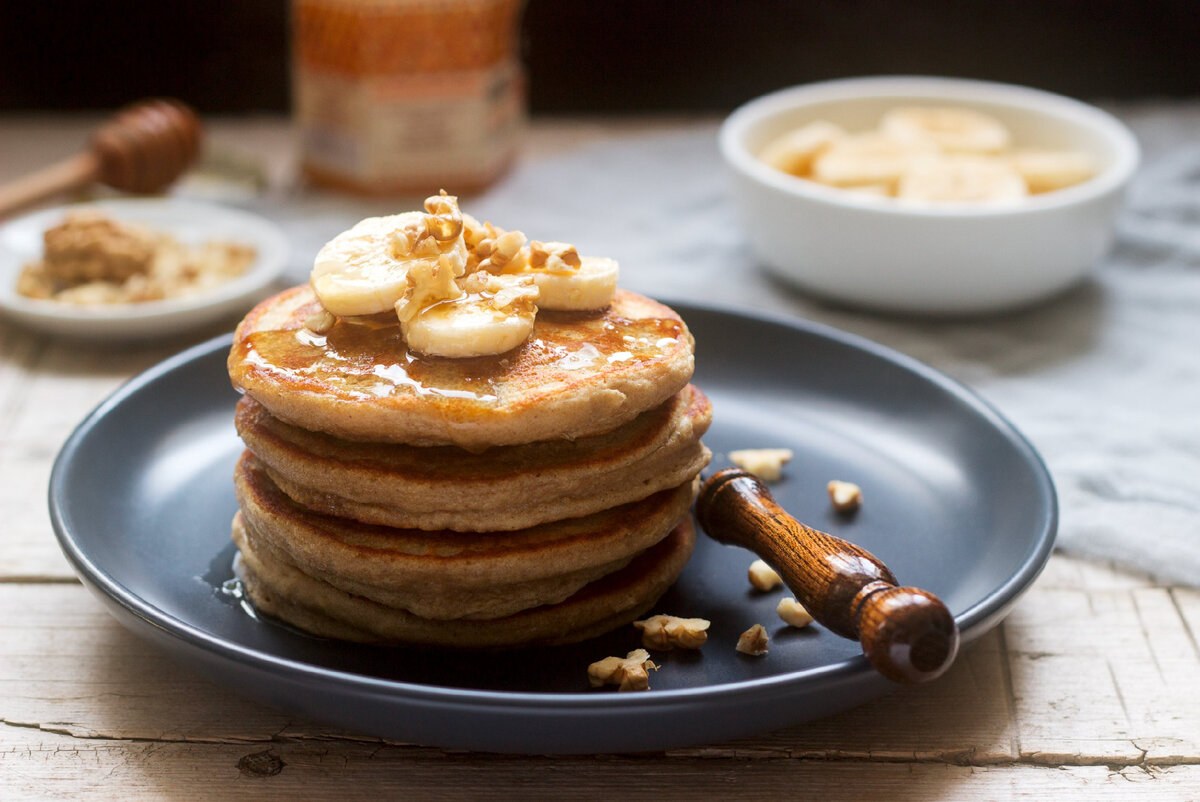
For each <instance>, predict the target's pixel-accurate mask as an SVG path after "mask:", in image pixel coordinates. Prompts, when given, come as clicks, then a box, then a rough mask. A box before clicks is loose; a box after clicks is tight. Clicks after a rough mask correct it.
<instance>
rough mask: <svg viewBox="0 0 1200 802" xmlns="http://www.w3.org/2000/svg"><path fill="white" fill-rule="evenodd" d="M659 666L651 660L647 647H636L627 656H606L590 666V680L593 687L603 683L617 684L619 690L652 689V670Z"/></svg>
mask: <svg viewBox="0 0 1200 802" xmlns="http://www.w3.org/2000/svg"><path fill="white" fill-rule="evenodd" d="M651 670H653V671H657V670H658V666H656V665H654V663H652V662H650V653H649V652H647V651H646V650H645V649H634V650H633V651H632V652H630V653H629V654H627V655H625V657H623V658H622V657H606V658H604V659H603V660H597V661H596V662H594V663H592V664H591V665H590V666H588V682H589V683H591V686H592V687H593V688H599V687H600V686H601V685H616V686H617V690H618V691H646V690H649V689H650V673H649V672H650V671H651Z"/></svg>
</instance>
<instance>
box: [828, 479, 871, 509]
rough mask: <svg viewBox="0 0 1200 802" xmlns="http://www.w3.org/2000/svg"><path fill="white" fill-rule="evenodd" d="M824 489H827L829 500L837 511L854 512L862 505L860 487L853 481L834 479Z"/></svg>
mask: <svg viewBox="0 0 1200 802" xmlns="http://www.w3.org/2000/svg"><path fill="white" fill-rule="evenodd" d="M825 489H826V490H828V491H829V500H830V501H832V502H833V508H834V509H835V510H837V511H838V512H854V511H855V510H857V509H858V508H859V507H861V506H862V488H861V487H859V486H858V485H856V484H854V483H853V482H840V481H838V480H837V479H834V480H833V481H832V482H830V483H829V484H827V485H826V486H825Z"/></svg>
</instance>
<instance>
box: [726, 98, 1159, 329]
mask: <svg viewBox="0 0 1200 802" xmlns="http://www.w3.org/2000/svg"><path fill="white" fill-rule="evenodd" d="M817 123H821V126H820V128H819V129H817V130H818V131H820V130H824V131H826V132H828V131H831V130H835V128H832V127H836V128H840V129H842V130H843V131H846V132H854V133H847V134H845V135H843V136H841V137H840V138H838V137H836V136H835V137H831V138H827V139H826V140H824V141H818V140H819V138H818V137H816V136H815V135H813V134H811V133H810V134H806V135H805V136H799V135H796V136H795V137H794V138H793V134H792V132H799V131H805V130H811V127H812V126H814V125H816V124H817ZM830 126H832V127H830ZM867 132H870V133H867ZM718 140H719V147H720V151H721V155H722V157H723V158H724V160H725V162H726V165H727V167H728V173H729V176H730V195H731V205H732V206H733V209H734V211H735V212H736V214H737V217H738V218H739V221H740V223H741V226H742V229H743V231H744V232H745V235H746V246H747V249H748V250H749V251H751V252H752V254H753V258H755V259H757V260H758V261H759V262H760V263H761V264H762V265H763V267H764V268H766V269H767V270H769V271H771V272H773V273H775V274H776V275H778V276H779V277H781V278H783V279H785V280H787V281H789V282H791V283H793V284H794V285H796V286H797V287H798V288H799V289H801V290H803V291H807V292H809V293H811V294H813V295H816V296H818V297H821V298H824V299H828V300H832V301H834V302H837V303H841V304H846V305H851V306H859V307H866V308H869V309H874V310H881V311H888V312H901V313H923V314H931V315H971V314H977V313H985V312H999V311H1004V310H1009V309H1014V308H1018V307H1021V306H1024V305H1027V304H1029V303H1032V302H1034V301H1038V300H1042V299H1045V298H1048V297H1050V296H1052V295H1054V294H1055V293H1058V292H1061V291H1063V290H1064V289H1066V288H1068V287H1070V286H1071V285H1073V284H1075V283H1076V282H1078V281H1079V280H1081V279H1082V278H1083V277H1085V276H1086V275H1087V274H1088V273H1089V271H1090V270H1091V269H1092V268H1093V266H1094V265H1095V264H1096V262H1097V260H1098V259H1099V257H1100V256H1102V255H1103V254H1104V253H1105V252H1106V251H1107V250H1108V249H1109V248H1110V247H1111V244H1112V241H1113V229H1114V222H1115V219H1116V216H1117V212H1118V210H1119V209H1120V206H1121V202H1122V196H1123V193H1124V190H1125V187H1126V186H1127V185H1128V183H1129V180H1130V178H1131V177H1132V175H1133V173H1134V171H1135V169H1136V167H1137V164H1138V160H1139V149H1138V145H1137V141H1136V140H1135V139H1134V137H1133V135H1132V134H1131V133H1130V131H1129V130H1128V128H1126V127H1125V126H1124V125H1123V124H1122V123H1121V122H1120V121H1119V120H1117V119H1115V118H1114V117H1112V116H1111V115H1110V114H1108V113H1106V112H1104V111H1102V110H1100V109H1098V108H1094V107H1092V106H1088V105H1086V104H1084V103H1080V102H1079V101H1076V100H1072V99H1071V98H1067V97H1062V96H1059V95H1053V94H1050V93H1048V92H1042V91H1039V90H1036V89H1030V88H1027V87H1020V86H1012V85H1007V84H998V83H989V82H985V81H970V80H958V79H949V78H933V77H904V76H886V77H874V78H853V79H845V80H838V81H826V82H822V83H815V84H808V85H805V86H798V87H794V88H791V89H785V90H781V91H779V92H775V93H772V94H769V95H766V96H764V97H761V98H758V99H756V100H753V101H751V102H749V103H747V104H745V105H744V106H742V107H741V108H739V109H737V110H736V111H734V113H733V114H731V115H730V116H729V117H728V118H727V119H726V120H725V122H724V124H723V125H722V126H721V130H720V134H719V136H718ZM777 145H778V146H777ZM789 147H795V148H796V149H797V152H796V153H795V154H792V153H790V152H789V150H788V148H789ZM910 149H918V150H917V152H914V151H913V150H910ZM919 149H926V151H928V149H932V150H933V151H934V152H935V153H936V158H934V159H931V158H930V157H929V155H928V152H926V153H925V154H922V153H920V152H919ZM793 155H794V156H795V159H794V161H793V159H792V157H793ZM793 163H794V164H799V165H801V167H800V168H799V174H795V173H793V172H792V171H790V170H787V169H781V166H786V167H790V166H791V165H792V164H793ZM804 165H807V167H804Z"/></svg>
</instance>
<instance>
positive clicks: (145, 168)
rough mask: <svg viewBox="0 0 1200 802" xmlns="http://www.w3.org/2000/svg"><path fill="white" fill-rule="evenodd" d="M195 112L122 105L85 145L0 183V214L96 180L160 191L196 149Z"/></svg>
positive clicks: (155, 103) (177, 106)
mask: <svg viewBox="0 0 1200 802" xmlns="http://www.w3.org/2000/svg"><path fill="white" fill-rule="evenodd" d="M200 139H201V128H200V121H199V120H198V119H197V118H196V114H195V112H193V111H192V110H191V109H190V108H188V107H187V106H186V105H184V104H183V103H181V102H179V101H178V100H169V99H155V100H143V101H141V102H139V103H134V104H133V105H131V106H126V107H125V108H124V109H121V110H120V111H118V112H117V113H116V114H115V115H114V116H113V117H112V119H110V120H109V121H108V122H106V123H105V124H104V125H102V126H100V127H99V128H98V129H96V132H95V133H94V134H93V135H92V140H91V143H90V147H89V148H88V150H86V151H84V152H83V153H80V154H78V155H76V156H72V157H71V158H69V159H65V160H63V161H61V162H58V163H57V164H53V165H51V166H49V167H46V168H44V169H42V170H39V171H38V172H36V173H31V174H30V175H27V176H24V177H22V178H18V179H17V180H16V181H12V182H10V183H9V184H8V185H6V186H3V187H0V217H4V216H6V215H9V214H12V213H13V212H15V211H18V210H20V209H23V208H25V207H26V206H29V205H31V204H34V203H37V202H38V201H41V200H45V199H46V198H49V197H51V196H53V195H57V194H59V193H62V192H68V191H70V190H74V189H81V188H83V187H86V186H88V185H89V184H91V183H93V182H95V181H100V182H102V183H105V184H108V185H109V186H111V187H113V188H114V189H119V190H121V191H122V192H134V193H139V194H145V193H152V192H160V191H162V190H163V189H165V188H166V187H168V186H169V185H170V184H171V183H172V182H173V181H174V180H175V179H176V178H178V177H179V176H180V175H182V174H183V171H184V170H186V169H187V168H188V167H190V166H191V165H192V163H193V162H194V161H195V160H196V156H197V154H198V153H199V152H200Z"/></svg>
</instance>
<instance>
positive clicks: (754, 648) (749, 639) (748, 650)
mask: <svg viewBox="0 0 1200 802" xmlns="http://www.w3.org/2000/svg"><path fill="white" fill-rule="evenodd" d="M769 640H770V638H768V637H767V630H766V629H765V628H763V625H762V624H755V625H754V626H752V627H750V628H749V629H748V630H746V631H745V632H743V633H742V634H741V637H739V638H738V642H737V650H738V651H739V652H741V653H742V654H748V655H752V656H754V657H759V656H760V655H764V654H766V653H767V650H768V648H769V647H768V646H767V642H768V641H769Z"/></svg>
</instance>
